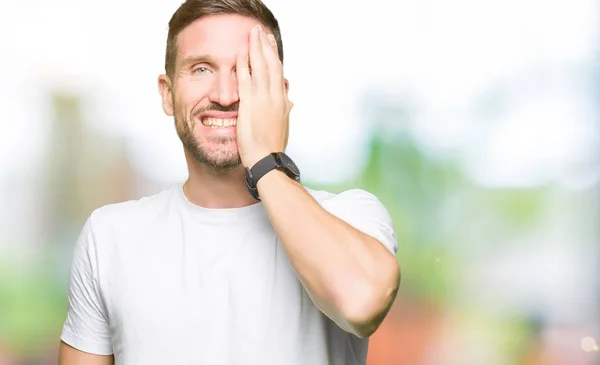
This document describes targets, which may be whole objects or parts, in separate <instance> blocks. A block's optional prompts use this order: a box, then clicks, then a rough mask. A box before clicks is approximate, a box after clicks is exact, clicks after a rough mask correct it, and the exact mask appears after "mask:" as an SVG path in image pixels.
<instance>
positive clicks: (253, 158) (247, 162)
mask: <svg viewBox="0 0 600 365" xmlns="http://www.w3.org/2000/svg"><path fill="white" fill-rule="evenodd" d="M271 152H276V151H266V150H264V151H263V150H261V151H258V152H254V153H252V154H249V155H247V156H246V157H245V158H243V159H242V165H244V167H247V168H249V169H251V168H252V167H253V166H254V165H256V163H257V162H258V161H260V160H262V159H263V158H265V157H266V156H268V155H269V154H271Z"/></svg>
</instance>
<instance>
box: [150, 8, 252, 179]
mask: <svg viewBox="0 0 600 365" xmlns="http://www.w3.org/2000/svg"><path fill="white" fill-rule="evenodd" d="M256 24H257V21H256V20H254V19H251V18H247V17H243V16H239V15H231V14H224V15H211V16H207V17H204V18H201V19H198V20H196V21H195V22H193V23H192V24H190V25H189V26H188V27H187V28H185V29H184V30H183V31H182V32H181V33H180V34H179V37H178V42H177V58H176V63H175V73H174V75H173V79H172V80H170V87H168V85H169V80H168V79H167V78H166V77H165V76H164V75H161V77H160V79H159V86H160V89H161V94H162V97H163V109H164V110H165V113H167V115H173V116H174V118H175V126H176V128H177V133H178V135H179V138H180V139H181V141H182V143H183V146H184V148H185V149H186V150H187V151H188V153H189V154H190V155H191V156H193V157H194V158H195V159H196V160H197V161H198V162H199V163H202V164H204V165H206V166H209V167H211V168H213V169H215V170H228V169H233V168H235V167H237V166H239V165H240V157H239V154H238V149H237V143H236V131H235V123H236V120H237V110H238V104H239V97H238V87H237V77H236V67H235V66H236V56H237V55H238V53H239V52H247V51H248V40H249V35H250V30H251V29H252V27H253V26H254V25H256Z"/></svg>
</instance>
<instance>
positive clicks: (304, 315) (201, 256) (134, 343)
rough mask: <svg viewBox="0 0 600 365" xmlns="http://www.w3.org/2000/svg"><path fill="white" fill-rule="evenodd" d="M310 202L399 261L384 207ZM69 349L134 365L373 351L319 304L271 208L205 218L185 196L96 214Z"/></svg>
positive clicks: (72, 293)
mask: <svg viewBox="0 0 600 365" xmlns="http://www.w3.org/2000/svg"><path fill="white" fill-rule="evenodd" d="M306 190H307V191H308V192H309V193H310V194H311V195H312V196H313V197H314V198H315V199H316V200H317V201H318V202H319V203H320V204H321V206H322V207H324V208H325V209H326V210H328V211H329V212H331V213H332V214H334V215H336V216H338V217H339V218H341V219H343V220H345V221H347V222H348V223H349V224H351V225H353V226H354V227H356V228H357V229H360V230H362V231H363V232H365V233H367V234H370V235H371V236H373V237H375V238H377V239H378V240H379V241H381V242H382V243H383V244H384V245H385V246H386V247H387V248H388V249H389V251H390V252H391V253H393V254H395V253H396V250H397V241H396V237H395V235H394V232H393V228H392V221H391V219H390V217H389V215H388V212H387V211H386V209H385V208H384V206H383V205H382V204H381V203H380V201H379V200H378V199H377V198H376V197H375V196H373V195H371V194H370V193H368V192H366V191H364V190H358V189H353V190H348V191H345V192H343V193H340V194H337V195H336V194H332V193H329V192H326V191H317V190H311V189H306ZM298 224H302V222H298ZM61 339H62V340H63V341H64V342H66V343H67V344H69V345H71V346H73V347H75V348H77V349H79V350H81V351H85V352H88V353H93V354H99V355H109V354H114V356H115V363H116V364H126V365H134V364H143V365H152V364H157V365H184V364H186V365H187V364H207V365H208V364H210V365H219V364H257V365H259V364H260V365H270V364H273V365H283V364H285V365H295V364H298V365H307V364H310V365H326V364H327V365H342V364H343V365H350V364H352V365H355V364H361V365H362V364H364V363H365V361H366V360H365V359H366V354H367V346H368V340H367V339H359V338H357V337H356V336H354V335H352V334H349V333H347V332H345V331H344V330H342V329H340V328H339V327H338V326H337V325H336V324H335V323H334V322H333V321H331V320H330V319H329V318H327V317H326V316H325V315H324V314H322V313H321V312H320V311H319V309H318V308H317V307H316V306H315V305H314V304H313V302H312V301H311V299H310V298H309V296H308V294H307V293H306V291H305V290H304V288H303V286H302V284H301V283H300V281H299V280H298V278H297V276H296V274H295V272H294V269H293V267H292V266H291V264H290V263H289V261H288V259H287V257H286V255H285V253H284V250H283V247H282V246H281V243H280V242H279V240H278V238H277V236H276V234H275V232H274V230H273V227H272V226H271V223H270V221H269V219H268V216H267V214H266V211H265V210H264V207H263V205H262V203H257V204H254V205H251V206H247V207H243V208H235V209H206V208H202V207H199V206H197V205H194V204H192V203H190V202H189V201H188V199H187V198H186V196H185V195H184V193H183V190H182V184H177V185H174V186H172V187H171V188H169V189H166V190H163V191H161V192H159V193H157V194H155V195H152V196H150V197H146V198H142V199H139V200H132V201H128V202H123V203H118V204H111V205H107V206H104V207H101V208H99V209H96V210H95V211H94V212H93V213H92V214H91V216H90V217H89V218H88V220H87V222H86V223H85V225H84V227H83V229H82V231H81V234H80V236H79V238H78V240H77V244H76V247H75V251H74V257H73V262H72V266H71V272H70V284H69V306H68V314H67V318H66V321H65V324H64V328H63V332H62V335H61Z"/></svg>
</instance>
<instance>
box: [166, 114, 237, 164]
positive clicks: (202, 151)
mask: <svg viewBox="0 0 600 365" xmlns="http://www.w3.org/2000/svg"><path fill="white" fill-rule="evenodd" d="M175 105H176V104H175V102H173V106H174V107H175ZM177 109H179V108H177ZM177 109H176V110H174V118H175V129H176V130H177V135H179V139H180V140H181V143H182V144H183V148H184V149H185V150H186V151H187V152H188V154H190V155H191V156H192V157H193V158H194V159H195V160H196V161H197V162H198V163H200V164H202V165H204V166H206V167H209V168H210V169H212V170H214V171H217V172H224V171H229V170H233V169H235V168H237V167H238V166H240V165H241V164H242V161H241V159H240V155H239V152H238V150H237V145H236V139H235V137H210V139H205V140H204V141H199V140H198V138H196V135H195V133H194V132H195V130H196V123H201V122H200V121H199V119H198V118H196V116H197V115H199V114H200V113H202V112H205V111H222V112H230V111H237V110H238V103H235V104H232V105H230V106H227V107H224V106H222V105H219V104H216V103H213V104H211V105H209V106H207V107H201V108H197V109H196V110H193V111H192V113H191V116H190V118H191V123H190V120H188V119H187V117H186V115H185V112H184V111H183V110H182V112H183V113H180V112H179V110H177ZM190 126H191V128H190Z"/></svg>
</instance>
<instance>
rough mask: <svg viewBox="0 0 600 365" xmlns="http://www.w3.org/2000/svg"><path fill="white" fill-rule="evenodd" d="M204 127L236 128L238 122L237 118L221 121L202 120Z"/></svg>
mask: <svg viewBox="0 0 600 365" xmlns="http://www.w3.org/2000/svg"><path fill="white" fill-rule="evenodd" d="M201 121H202V125H203V126H205V127H210V128H227V127H235V124H236V122H237V119H236V118H231V119H221V118H202V119H201Z"/></svg>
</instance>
